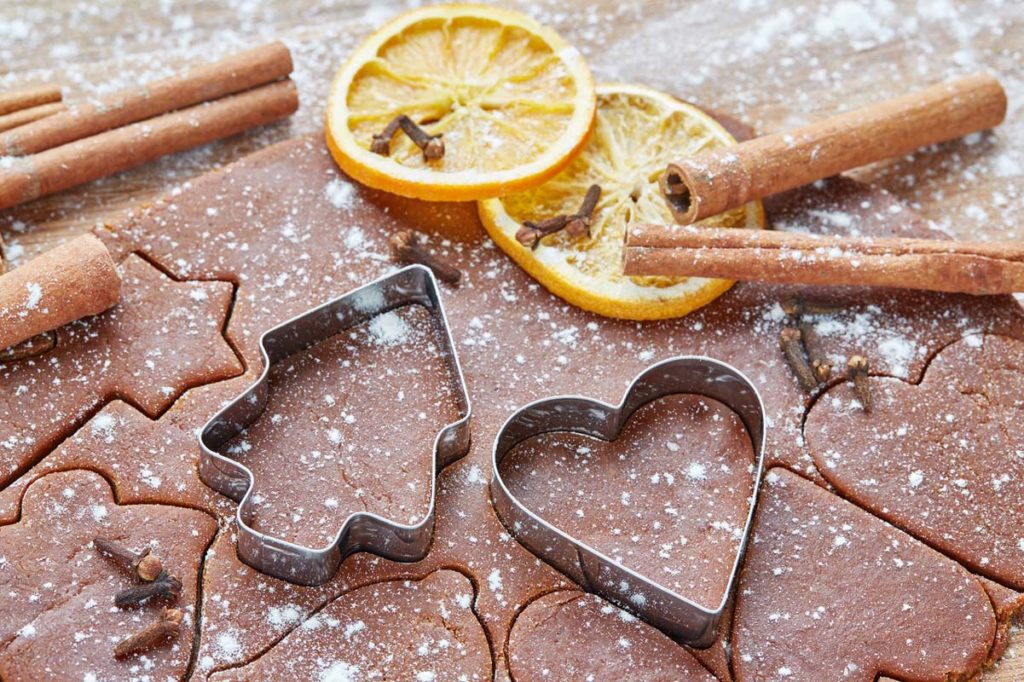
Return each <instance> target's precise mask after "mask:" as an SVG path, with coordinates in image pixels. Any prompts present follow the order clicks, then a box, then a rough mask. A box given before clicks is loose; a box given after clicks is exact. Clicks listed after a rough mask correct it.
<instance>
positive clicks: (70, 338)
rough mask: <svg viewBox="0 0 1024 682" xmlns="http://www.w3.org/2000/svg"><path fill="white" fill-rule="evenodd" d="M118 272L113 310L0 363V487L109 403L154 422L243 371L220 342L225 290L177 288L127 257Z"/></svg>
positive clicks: (195, 285) (214, 285) (221, 286)
mask: <svg viewBox="0 0 1024 682" xmlns="http://www.w3.org/2000/svg"><path fill="white" fill-rule="evenodd" d="M120 270H121V276H122V279H123V284H122V296H121V301H120V303H118V305H116V306H115V307H114V308H111V309H110V310H108V311H107V312H106V313H103V314H102V315H97V316H95V317H91V318H87V319H85V320H80V321H77V322H74V323H72V324H68V325H65V326H64V327H61V328H60V329H59V330H58V337H57V346H56V348H54V349H53V350H51V351H49V352H48V353H45V354H43V355H40V356H36V357H34V358H30V359H25V360H19V361H16V362H12V363H9V364H6V365H3V364H0V424H3V425H4V432H3V433H2V434H0V438H2V440H0V485H6V484H8V483H10V482H11V481H12V480H13V479H14V478H16V477H17V476H18V475H19V474H20V473H21V472H22V471H24V470H25V469H27V468H28V467H29V466H31V465H32V464H33V463H34V462H36V461H37V460H38V459H39V458H41V457H42V456H43V455H45V454H46V453H47V452H48V451H49V450H51V449H52V448H53V447H54V445H56V444H57V443H58V442H59V441H60V440H61V439H62V438H64V437H65V436H67V435H68V434H70V433H71V432H73V431H74V430H75V428H76V427H77V426H78V425H79V424H81V423H83V422H84V421H85V420H86V418H87V417H88V416H89V415H90V414H91V413H92V412H94V411H95V410H97V409H98V408H99V407H101V406H102V405H103V404H104V403H106V402H108V401H109V400H111V399H114V398H121V399H123V400H126V401H128V402H130V403H132V404H133V405H135V406H137V407H138V408H139V409H141V410H143V411H144V412H146V414H148V415H149V416H150V417H155V416H157V415H158V414H160V413H161V412H163V411H164V410H166V409H167V407H168V406H170V405H171V403H173V402H174V401H175V399H176V398H177V397H178V396H179V395H181V393H182V392H183V391H185V390H186V389H188V388H190V387H192V386H196V385H198V384H201V383H204V382H209V381H219V380H222V379H226V378H228V377H231V376H234V375H236V374H239V373H240V372H241V371H242V367H241V364H240V363H239V361H238V358H237V357H236V355H235V353H234V351H232V349H231V347H230V346H229V345H228V344H227V343H226V342H225V340H224V338H223V336H222V334H221V329H222V327H223V326H224V320H225V318H226V317H227V312H228V305H229V304H230V302H231V285H230V284H228V283H226V282H175V281H174V280H172V279H170V278H168V277H167V276H166V275H164V274H163V273H162V272H160V271H159V270H158V269H156V268H154V267H153V266H152V265H150V264H149V263H147V262H146V261H145V260H143V259H141V258H139V257H138V256H134V255H133V256H129V257H128V258H126V259H125V260H124V262H123V263H122V265H121V268H120Z"/></svg>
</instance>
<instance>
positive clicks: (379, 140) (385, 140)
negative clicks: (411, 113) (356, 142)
mask: <svg viewBox="0 0 1024 682" xmlns="http://www.w3.org/2000/svg"><path fill="white" fill-rule="evenodd" d="M399 128H401V129H402V132H404V133H405V134H406V135H407V136H408V137H409V139H410V140H412V142H413V144H415V145H416V146H417V147H419V148H420V151H422V152H423V158H425V159H427V160H434V159H440V158H441V157H443V156H444V140H442V139H441V137H442V135H441V134H440V133H439V134H437V135H431V134H430V133H428V132H427V131H425V130H424V129H423V128H421V127H419V126H418V125H416V122H415V121H413V120H412V119H411V118H409V117H408V116H406V115H405V114H399V115H398V116H395V117H394V118H393V119H391V121H389V122H388V124H387V125H386V126H384V130H382V131H381V132H379V133H375V134H374V136H373V141H372V142H370V151H371V152H373V153H374V154H380V155H381V156H388V155H389V154H390V153H391V138H392V137H394V136H395V133H397V132H398V129H399Z"/></svg>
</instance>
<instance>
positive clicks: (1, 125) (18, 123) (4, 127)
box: [0, 102, 68, 155]
mask: <svg viewBox="0 0 1024 682" xmlns="http://www.w3.org/2000/svg"><path fill="white" fill-rule="evenodd" d="M67 108H68V107H67V105H66V104H64V103H63V102H50V103H49V104H40V105H39V106H37V107H29V108H28V109H19V110H18V111H12V112H11V113H9V114H4V115H3V116H0V132H3V131H11V129H12V128H20V127H23V126H25V125H27V124H29V123H32V122H33V121H39V120H40V119H44V118H47V117H49V116H53V115H54V114H59V113H60V112H62V111H64V110H65V109H67ZM0 137H3V135H0ZM2 154H3V152H0V155H2Z"/></svg>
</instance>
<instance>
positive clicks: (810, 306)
mask: <svg viewBox="0 0 1024 682" xmlns="http://www.w3.org/2000/svg"><path fill="white" fill-rule="evenodd" d="M780 305H781V306H782V312H784V313H786V315H788V316H789V317H792V318H793V319H795V320H801V319H802V318H804V317H805V316H807V315H831V314H832V313H838V312H839V311H840V310H842V308H841V307H840V306H838V305H835V304H833V303H826V302H824V301H814V300H810V301H809V300H807V299H805V298H804V297H803V296H800V295H796V296H791V297H790V298H787V299H785V300H784V301H782V302H781V304H780Z"/></svg>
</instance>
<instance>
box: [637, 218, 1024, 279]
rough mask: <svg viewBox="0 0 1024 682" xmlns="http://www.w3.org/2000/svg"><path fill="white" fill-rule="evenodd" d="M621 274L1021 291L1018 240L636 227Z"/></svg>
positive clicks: (1023, 273) (1023, 264) (1023, 263)
mask: <svg viewBox="0 0 1024 682" xmlns="http://www.w3.org/2000/svg"><path fill="white" fill-rule="evenodd" d="M625 273H626V274H627V275H631V276H641V275H663V276H671V277H687V276H692V277H720V278H723V279H734V280H742V281H759V282H774V283H780V284H814V285H820V286H833V285H858V286H878V287H898V288H902V289H921V290H926V291H947V292H959V293H967V294H1003V293H1012V292H1018V291H1024V241H1004V242H954V241H942V240H931V239H900V238H894V237H893V238H878V239H865V238H851V237H818V236H813V235H808V234H801V233H794V232H777V231H772V230H747V229H739V228H737V229H729V228H698V227H680V226H669V227H666V226H664V225H638V226H636V227H633V228H631V229H630V230H628V231H627V235H626V249H625Z"/></svg>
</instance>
